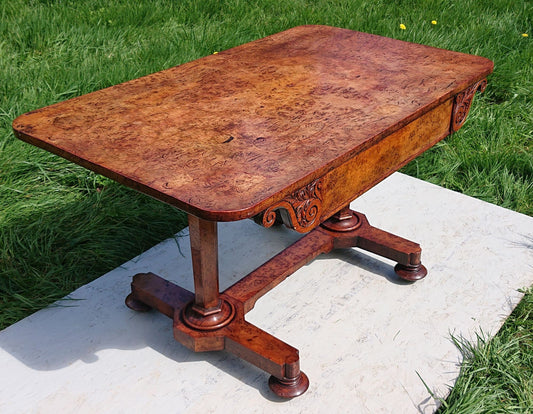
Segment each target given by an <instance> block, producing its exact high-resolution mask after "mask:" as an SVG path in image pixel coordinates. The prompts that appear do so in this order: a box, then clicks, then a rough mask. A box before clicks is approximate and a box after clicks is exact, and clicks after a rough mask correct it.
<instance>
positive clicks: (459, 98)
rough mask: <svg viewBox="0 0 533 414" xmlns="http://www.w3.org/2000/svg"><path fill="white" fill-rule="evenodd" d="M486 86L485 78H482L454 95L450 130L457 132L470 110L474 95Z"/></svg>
mask: <svg viewBox="0 0 533 414" xmlns="http://www.w3.org/2000/svg"><path fill="white" fill-rule="evenodd" d="M486 87H487V80H486V79H483V80H480V81H479V82H477V83H475V84H474V85H472V86H470V87H469V88H467V89H465V90H464V91H463V92H461V93H458V94H457V95H456V96H455V100H454V102H453V110H452V123H451V126H450V129H451V132H457V131H459V129H460V128H461V127H462V126H463V124H464V123H465V121H466V117H467V116H468V112H469V111H470V106H471V105H472V100H473V99H474V95H475V94H476V92H477V91H478V90H479V91H480V92H483V91H484V90H485V88H486Z"/></svg>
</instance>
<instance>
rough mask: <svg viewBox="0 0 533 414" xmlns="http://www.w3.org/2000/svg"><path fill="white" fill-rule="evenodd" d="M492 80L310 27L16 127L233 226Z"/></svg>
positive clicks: (387, 43)
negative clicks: (456, 97) (484, 80)
mask: <svg viewBox="0 0 533 414" xmlns="http://www.w3.org/2000/svg"><path fill="white" fill-rule="evenodd" d="M491 71H492V62H490V61H489V60H488V59H485V58H482V57H478V56H472V55H466V54H462V53H457V52H451V51H446V50H442V49H436V48H432V47H427V46H423V45H418V44H413V43H407V42H403V41H399V40H394V39H389V38H385V37H380V36H376V35H371V34H366V33H360V32H355V31H351V30H346V29H339V28H333V27H327V26H300V27H296V28H293V29H290V30H287V31H284V32H281V33H278V34H274V35H271V36H268V37H266V38H263V39H259V40H256V41H253V42H250V43H247V44H244V45H242V46H238V47H235V48H232V49H229V50H226V51H221V52H220V53H217V54H213V55H210V56H206V57H204V58H201V59H198V60H195V61H193V62H189V63H185V64H182V65H180V66H176V67H173V68H170V69H166V70H163V71H161V72H157V73H154V74H151V75H148V76H145V77H141V78H139V79H135V80H131V81H129V82H125V83H122V84H119V85H116V86H112V87H110V88H107V89H103V90H100V91H97V92H93V93H90V94H87V95H84V96H81V97H77V98H73V99H70V100H68V101H64V102H60V103H57V104H54V105H51V106H48V107H46V108H43V109H38V110H36V111H32V112H29V113H27V114H24V115H22V116H20V117H18V118H17V119H16V120H15V121H14V122H13V128H14V131H15V134H16V136H17V137H19V138H20V139H23V140H25V141H28V142H30V143H31V144H34V145H37V146H40V147H42V148H45V149H47V150H49V151H51V152H54V153H56V154H58V155H60V156H63V157H65V158H67V159H70V160H71V161H74V162H76V163H78V164H81V165H83V166H85V167H87V168H89V169H92V170H94V171H96V172H98V173H101V174H103V175H106V176H108V177H110V178H113V179H115V180H117V181H119V182H121V183H123V184H126V185H128V186H130V187H133V188H135V189H137V190H139V191H142V192H144V193H146V194H149V195H151V196H153V197H155V198H158V199H160V200H162V201H165V202H167V203H170V204H172V205H174V206H176V207H178V208H181V209H183V210H185V211H187V212H189V213H191V214H195V215H197V216H199V217H202V218H203V219H207V220H216V221H232V220H239V219H243V218H248V217H252V216H255V215H257V214H259V213H261V212H262V211H264V210H265V209H266V208H268V207H269V206H271V205H272V204H274V203H276V202H278V201H279V200H282V199H283V198H284V197H287V195H289V194H291V192H294V191H295V190H298V189H299V188H301V187H302V186H305V185H307V184H309V183H310V182H312V181H313V180H314V179H316V178H318V177H321V176H323V175H324V174H326V173H328V172H330V171H332V170H334V169H335V168H337V167H339V166H341V165H342V164H343V163H345V162H346V161H347V160H349V159H351V158H353V157H354V156H356V155H357V154H361V153H363V152H364V151H365V150H367V149H368V148H370V147H372V146H374V145H376V144H377V143H379V142H380V141H381V140H383V139H384V138H385V137H386V136H388V135H390V134H393V133H394V132H395V131H398V130H400V129H401V128H403V127H405V126H406V125H408V124H409V123H411V122H412V121H414V120H416V119H418V118H420V117H422V116H423V115H424V114H426V113H428V112H430V111H432V110H433V109H434V108H436V107H438V106H439V105H441V104H443V103H444V102H446V101H447V100H450V99H451V98H452V97H454V96H456V95H457V94H458V93H460V92H462V91H464V90H465V89H466V88H467V87H469V86H471V85H473V84H475V83H476V82H478V81H480V80H482V79H484V77H486V76H487V75H488V74H489V73H490V72H491ZM448 117H450V118H451V106H450V108H446V111H445V113H443V115H442V116H441V118H444V119H445V120H446V121H450V120H448V119H447V118H448ZM450 122H451V121H450ZM449 131H450V129H449V125H446V133H445V134H444V133H441V134H440V135H444V136H445V135H447V133H448V132H449ZM444 136H439V137H438V138H439V139H441V138H443V137H444ZM426 147H427V146H426ZM425 149H427V148H423V149H416V150H415V151H414V152H416V153H417V154H418V153H419V152H422V151H423V150H425ZM417 154H416V155H417ZM413 155H415V154H413ZM378 161H379V160H378ZM404 161H405V160H402V162H404ZM396 167H397V166H396ZM391 172H392V171H391ZM382 175H383V174H382ZM379 178H381V179H382V178H384V177H376V179H374V180H371V181H373V183H375V182H376V181H379ZM365 189H366V188H365ZM356 190H358V189H354V190H350V191H351V193H350V194H347V195H346V200H342V202H340V203H339V204H343V203H344V204H345V203H346V202H349V201H350V200H348V199H349V198H351V199H353V198H355V196H356V195H358V192H361V191H360V190H359V191H356ZM338 207H339V206H337V205H335V206H332V207H331V211H328V214H330V215H331V213H332V212H333V210H334V209H338Z"/></svg>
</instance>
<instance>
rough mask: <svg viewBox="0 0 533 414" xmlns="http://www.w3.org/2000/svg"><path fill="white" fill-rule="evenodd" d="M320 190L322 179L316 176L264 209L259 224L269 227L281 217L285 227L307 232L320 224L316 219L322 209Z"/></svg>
mask: <svg viewBox="0 0 533 414" xmlns="http://www.w3.org/2000/svg"><path fill="white" fill-rule="evenodd" d="M321 190H322V181H321V179H320V178H318V179H316V180H314V181H312V182H311V183H309V184H307V185H306V186H305V187H303V188H300V189H299V190H297V191H295V192H293V193H292V194H291V195H289V196H288V197H285V198H284V199H283V200H281V201H279V202H278V203H276V204H274V205H272V206H270V207H269V208H268V209H266V210H265V211H264V212H263V215H262V218H261V224H262V225H263V226H264V227H271V226H272V225H274V223H275V222H276V221H279V219H280V218H281V220H282V221H283V224H285V225H286V226H287V227H289V228H292V229H294V230H296V231H298V232H300V233H306V232H308V231H309V230H311V229H313V228H314V227H316V226H317V225H318V224H320V223H319V221H318V220H319V219H320V214H321V211H322V193H321ZM278 213H279V215H280V217H278Z"/></svg>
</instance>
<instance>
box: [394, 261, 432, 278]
mask: <svg viewBox="0 0 533 414" xmlns="http://www.w3.org/2000/svg"><path fill="white" fill-rule="evenodd" d="M394 272H395V273H396V274H397V275H398V276H399V277H401V278H402V279H404V280H407V281H409V282H416V281H417V280H420V279H423V278H425V277H426V275H427V274H428V271H427V269H426V267H425V266H424V265H423V264H421V263H420V264H418V265H414V266H409V265H407V266H406V265H403V264H400V263H398V264H397V265H396V266H394Z"/></svg>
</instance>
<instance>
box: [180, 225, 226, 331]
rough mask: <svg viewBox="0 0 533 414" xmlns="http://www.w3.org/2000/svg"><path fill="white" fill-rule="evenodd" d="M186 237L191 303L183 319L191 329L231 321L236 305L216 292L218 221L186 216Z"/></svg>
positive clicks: (212, 326) (201, 328) (207, 327)
mask: <svg viewBox="0 0 533 414" xmlns="http://www.w3.org/2000/svg"><path fill="white" fill-rule="evenodd" d="M189 237H190V241H191V255H192V268H193V274H194V302H193V303H191V304H190V305H189V306H187V308H185V309H184V312H183V319H184V321H185V323H186V324H187V325H189V326H190V327H191V328H194V329H199V330H213V329H218V328H221V327H223V326H225V325H227V324H228V323H229V322H231V319H232V318H233V316H234V314H235V308H234V307H233V305H232V304H231V303H229V302H228V301H226V300H223V299H221V298H220V294H219V287H218V234H217V223H216V222H214V221H207V220H203V219H200V218H198V217H196V216H193V215H189Z"/></svg>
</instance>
